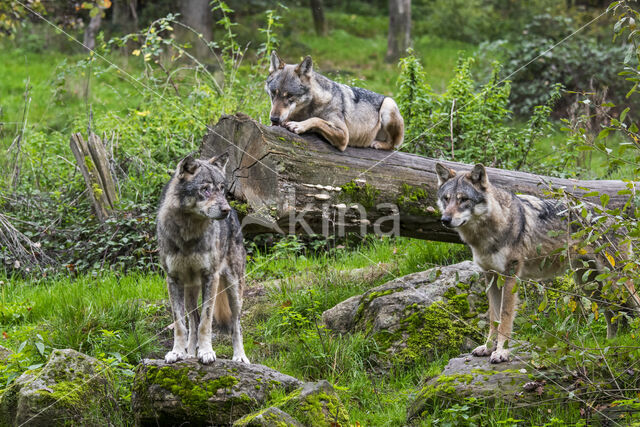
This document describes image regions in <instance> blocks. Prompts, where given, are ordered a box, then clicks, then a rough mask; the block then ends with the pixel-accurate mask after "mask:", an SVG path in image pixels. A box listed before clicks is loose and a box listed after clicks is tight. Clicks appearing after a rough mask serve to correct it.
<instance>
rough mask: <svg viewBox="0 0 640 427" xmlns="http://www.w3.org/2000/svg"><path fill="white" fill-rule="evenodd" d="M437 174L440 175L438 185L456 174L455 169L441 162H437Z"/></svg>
mask: <svg viewBox="0 0 640 427" xmlns="http://www.w3.org/2000/svg"><path fill="white" fill-rule="evenodd" d="M436 174H437V175H438V187H440V186H442V184H444V183H445V182H447V181H449V180H450V179H451V178H453V177H454V176H456V172H455V171H454V170H453V169H449V168H447V167H444V166H443V165H442V164H441V163H436Z"/></svg>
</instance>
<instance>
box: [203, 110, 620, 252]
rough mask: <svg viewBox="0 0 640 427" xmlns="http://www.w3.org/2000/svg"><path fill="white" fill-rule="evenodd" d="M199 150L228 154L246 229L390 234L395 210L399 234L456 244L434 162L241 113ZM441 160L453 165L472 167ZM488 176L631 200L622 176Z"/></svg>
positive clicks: (496, 172) (530, 188)
mask: <svg viewBox="0 0 640 427" xmlns="http://www.w3.org/2000/svg"><path fill="white" fill-rule="evenodd" d="M200 151H201V156H202V157H203V158H210V157H213V156H214V155H217V154H220V153H222V152H225V151H228V152H229V154H230V160H229V164H228V165H227V178H228V179H229V182H230V187H229V188H230V192H231V194H232V196H233V197H234V198H235V199H237V200H238V203H236V204H235V206H236V209H237V210H238V211H239V213H240V215H241V217H242V216H244V218H243V231H244V232H245V234H254V233H258V232H266V231H275V232H283V233H291V234H292V233H306V234H312V233H315V234H324V235H334V234H338V235H341V234H342V233H344V232H358V233H361V234H364V233H371V232H376V233H379V232H390V231H393V230H392V227H393V226H394V221H393V220H392V219H391V218H390V216H392V215H393V214H394V213H397V214H398V215H399V224H398V225H399V230H397V231H398V232H399V234H400V235H403V236H408V237H415V238H420V239H426V240H436V241H443V242H459V238H458V235H457V233H456V232H454V231H452V230H449V229H446V228H444V227H443V226H442V224H441V223H440V216H439V213H438V209H437V206H436V193H437V184H438V180H437V177H436V173H435V164H436V163H437V162H439V160H437V159H430V158H426V157H421V156H417V155H413V154H408V153H402V152H390V151H380V150H374V149H371V148H351V147H349V148H347V149H346V151H344V152H340V151H338V150H337V149H335V148H334V147H332V146H331V145H330V144H328V143H327V142H325V141H324V140H323V139H321V138H320V137H318V136H316V135H315V134H308V135H304V136H299V135H295V134H293V133H291V132H289V131H288V130H286V129H284V128H281V127H269V126H265V125H262V124H260V123H258V122H256V121H254V120H252V119H251V118H250V117H248V116H246V115H236V116H223V117H222V118H221V119H220V121H219V122H218V123H217V124H216V125H215V126H214V127H212V128H210V129H209V132H208V133H207V135H206V136H205V137H204V138H203V141H202V146H201V150H200ZM441 162H442V163H443V164H445V165H448V166H450V167H452V168H454V169H455V170H470V169H471V167H472V166H471V165H466V164H462V163H454V162H446V161H441ZM488 173H489V178H490V179H491V181H492V182H493V183H494V184H496V185H499V186H503V187H505V188H509V189H510V190H512V191H514V192H517V193H525V194H534V195H538V196H542V195H543V192H544V190H546V189H548V186H547V184H545V183H549V184H550V185H551V186H553V187H554V188H557V187H565V188H566V190H567V191H569V192H571V193H574V194H576V195H584V194H586V193H587V192H588V191H589V190H594V191H599V192H602V193H606V194H608V195H609V196H610V202H609V206H611V207H613V206H617V207H621V206H623V205H624V203H625V202H626V201H627V199H628V197H629V196H628V195H620V194H618V192H619V191H621V190H625V189H627V183H624V182H622V181H613V180H598V181H581V180H571V179H558V178H550V177H545V176H540V175H534V174H530V173H525V172H516V171H508V170H501V169H495V168H488ZM588 189H589V190H588ZM593 201H594V202H598V199H594V200H593ZM247 213H248V215H247ZM363 214H365V215H366V216H365V215H363ZM302 220H304V221H302Z"/></svg>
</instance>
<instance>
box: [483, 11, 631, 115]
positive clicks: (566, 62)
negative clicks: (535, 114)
mask: <svg viewBox="0 0 640 427" xmlns="http://www.w3.org/2000/svg"><path fill="white" fill-rule="evenodd" d="M576 30H577V28H576V26H575V24H574V21H573V20H572V19H571V18H568V17H562V16H552V15H548V14H544V15H538V16H536V17H534V18H533V19H532V21H531V22H530V23H529V24H527V25H526V26H525V27H524V29H523V31H522V32H521V33H519V34H517V35H516V36H515V37H513V38H511V39H510V40H508V41H507V42H504V41H498V42H494V43H491V44H485V45H484V46H483V47H481V49H480V52H479V54H478V56H481V57H482V56H491V57H498V58H500V60H501V61H502V62H503V64H504V70H503V72H502V74H503V75H505V76H509V78H510V79H511V97H510V99H509V108H510V109H511V110H512V111H513V112H514V113H515V114H516V115H517V116H526V115H527V114H529V111H531V109H532V108H533V107H534V106H535V105H540V104H544V103H545V102H546V98H547V94H548V92H549V90H550V88H552V87H553V85H554V84H556V83H560V84H562V85H563V86H564V87H565V88H566V90H567V92H566V94H565V95H564V96H563V98H562V99H561V100H560V101H559V102H558V104H557V105H556V111H557V112H558V115H565V112H566V108H567V107H568V106H569V105H570V104H571V103H572V101H573V99H571V96H570V93H571V92H585V91H598V92H600V91H602V90H603V89H604V88H605V87H606V88H608V94H609V99H610V100H612V101H613V102H615V103H620V102H621V101H623V100H624V96H625V94H626V93H627V91H628V87H627V86H628V85H627V84H626V83H625V82H624V81H623V80H622V79H618V78H617V77H616V75H617V73H618V67H617V66H616V64H619V63H620V60H621V58H623V57H624V52H625V51H626V50H627V49H628V47H627V46H624V45H622V46H615V45H612V44H611V43H609V42H607V41H605V40H596V39H594V38H592V37H588V36H583V35H582V34H581V33H577V34H574V33H575V32H576ZM569 36H570V37H569ZM565 38H566V40H565ZM556 45H557V46H556ZM553 46H555V47H554V48H553V49H552V50H550V48H551V47H553ZM525 65H526V67H523V66H525Z"/></svg>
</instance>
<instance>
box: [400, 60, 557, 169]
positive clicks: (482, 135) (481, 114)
mask: <svg viewBox="0 0 640 427" xmlns="http://www.w3.org/2000/svg"><path fill="white" fill-rule="evenodd" d="M472 64H473V59H472V58H467V59H460V60H459V61H458V65H457V66H456V70H455V72H456V74H455V77H454V78H453V79H452V80H451V81H450V82H449V85H448V87H447V90H446V92H445V93H443V94H442V95H440V94H436V93H435V92H434V91H433V90H432V89H431V88H430V87H429V85H428V84H427V83H426V82H425V74H424V71H423V68H422V65H421V64H420V61H419V60H418V59H417V58H416V57H415V56H414V55H413V53H412V52H411V54H410V55H409V56H407V57H406V58H404V59H402V60H401V62H400V67H401V70H402V71H401V74H400V77H399V78H398V86H399V87H400V91H399V94H398V96H397V101H398V105H399V107H400V111H401V113H402V116H403V117H404V120H405V143H404V145H403V146H402V150H404V151H407V152H411V153H416V154H422V155H426V156H430V157H442V158H446V159H450V160H456V161H462V162H467V163H474V162H482V163H484V164H486V165H491V166H495V167H502V168H507V169H520V168H522V167H525V166H526V161H527V157H528V155H529V154H530V152H531V150H532V149H533V147H534V143H535V142H536V141H537V140H539V139H540V138H542V137H544V136H546V135H548V134H549V133H550V132H551V129H552V125H551V123H550V122H549V120H548V119H549V114H550V113H551V106H552V105H553V103H554V102H555V101H556V99H557V98H558V96H559V90H560V88H559V87H558V86H555V87H553V88H552V89H551V91H550V93H548V94H547V97H548V99H547V101H546V103H545V105H541V106H537V107H535V108H534V110H533V114H532V116H531V118H530V119H529V121H528V122H527V125H526V126H525V127H523V128H521V129H518V128H515V127H512V126H510V125H507V122H508V121H509V120H510V118H511V112H510V111H509V109H508V108H507V103H508V100H509V93H510V84H509V82H508V81H506V82H502V81H500V80H499V78H498V75H499V71H500V65H499V64H498V63H494V65H493V69H492V74H491V78H490V80H489V82H488V83H486V84H485V85H483V86H481V87H480V89H479V90H477V89H476V86H477V83H476V81H475V80H474V79H473V77H472V75H471V66H472Z"/></svg>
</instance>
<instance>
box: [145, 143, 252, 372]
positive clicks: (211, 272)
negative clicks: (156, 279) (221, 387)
mask: <svg viewBox="0 0 640 427" xmlns="http://www.w3.org/2000/svg"><path fill="white" fill-rule="evenodd" d="M227 160H228V155H227V154H226V153H225V154H223V155H220V156H217V157H213V158H211V159H209V160H208V161H203V160H198V159H194V158H193V157H192V156H187V157H186V158H184V159H183V160H182V161H180V163H179V164H178V167H177V168H176V171H175V173H174V175H173V177H172V178H171V180H170V181H169V182H168V184H167V185H166V186H165V188H164V190H163V192H162V197H161V200H160V208H159V210H158V221H157V235H158V244H159V249H160V250H159V253H160V263H161V265H162V268H163V269H164V271H165V272H166V274H167V287H168V289H169V299H170V302H171V310H172V314H173V319H174V340H173V350H171V351H170V352H168V353H167V354H166V356H165V361H166V362H167V363H173V362H176V361H178V360H182V359H186V358H189V357H196V355H197V357H198V359H199V360H200V362H202V363H205V364H208V363H212V362H214V361H215V360H216V354H215V352H214V351H213V348H212V347H211V335H212V331H211V330H212V324H213V320H214V319H215V321H216V323H217V324H218V325H219V326H221V327H222V328H223V329H226V330H230V331H231V336H232V344H233V360H235V361H240V362H245V363H249V360H248V359H247V356H246V355H245V353H244V346H243V344H242V329H241V328H240V313H241V310H242V289H243V287H244V273H245V258H246V254H245V250H244V246H243V241H242V232H241V230H240V222H239V221H238V216H237V214H236V212H235V210H234V209H233V208H231V206H229V203H228V202H227V200H226V198H225V194H226V191H227V185H226V180H225V167H226V164H227ZM200 293H202V312H201V313H199V312H198V296H199V294H200ZM185 315H186V316H187V317H188V319H189V324H188V326H189V327H188V329H187V325H186V324H185Z"/></svg>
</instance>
